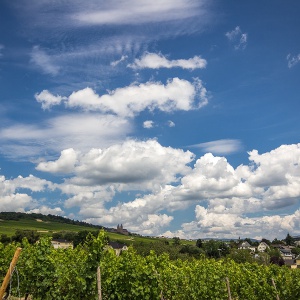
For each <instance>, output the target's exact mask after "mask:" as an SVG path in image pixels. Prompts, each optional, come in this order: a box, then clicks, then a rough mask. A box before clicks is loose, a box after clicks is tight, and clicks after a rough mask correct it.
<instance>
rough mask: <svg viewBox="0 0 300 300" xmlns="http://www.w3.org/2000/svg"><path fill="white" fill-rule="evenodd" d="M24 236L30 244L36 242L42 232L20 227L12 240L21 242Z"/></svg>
mask: <svg viewBox="0 0 300 300" xmlns="http://www.w3.org/2000/svg"><path fill="white" fill-rule="evenodd" d="M23 238H26V239H27V241H28V242H29V243H30V244H34V243H35V242H37V241H38V240H39V238H40V234H39V233H38V232H37V231H36V230H21V229H18V230H16V232H15V235H14V236H13V237H12V241H16V242H19V243H21V242H22V240H23Z"/></svg>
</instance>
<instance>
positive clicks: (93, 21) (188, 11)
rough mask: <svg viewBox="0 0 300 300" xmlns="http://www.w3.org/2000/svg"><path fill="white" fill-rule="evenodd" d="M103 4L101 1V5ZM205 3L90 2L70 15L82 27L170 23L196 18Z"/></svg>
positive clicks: (179, 1) (148, 1)
mask: <svg viewBox="0 0 300 300" xmlns="http://www.w3.org/2000/svg"><path fill="white" fill-rule="evenodd" d="M100 3H101V1H100ZM205 3H206V1H203V0H202V1H198V2H194V1H190V2H187V1H184V0H174V1H166V0H162V1H160V3H159V5H157V3H154V2H153V1H150V0H145V1H142V2H141V1H138V0H129V1H126V2H125V1H115V0H114V1H110V2H109V3H107V2H106V3H105V4H104V3H103V2H102V3H101V4H102V5H101V6H100V7H99V1H98V3H97V2H94V1H92V2H90V3H89V4H90V5H88V6H87V7H86V9H85V10H83V11H82V10H81V11H80V12H75V13H71V14H70V17H71V18H72V19H74V21H75V22H77V23H79V24H80V25H104V24H106V25H107V24H121V25H124V24H142V23H149V22H166V21H167V22H168V21H173V20H182V19H186V18H189V17H192V16H196V14H197V13H196V12H198V10H199V8H203V6H204V4H205Z"/></svg>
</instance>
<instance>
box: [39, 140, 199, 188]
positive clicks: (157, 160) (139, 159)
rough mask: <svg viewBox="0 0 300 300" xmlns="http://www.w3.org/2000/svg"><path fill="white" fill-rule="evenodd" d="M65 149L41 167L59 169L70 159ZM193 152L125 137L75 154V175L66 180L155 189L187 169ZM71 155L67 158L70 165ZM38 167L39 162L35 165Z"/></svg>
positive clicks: (98, 184)
mask: <svg viewBox="0 0 300 300" xmlns="http://www.w3.org/2000/svg"><path fill="white" fill-rule="evenodd" d="M69 152H71V153H72V155H75V154H74V153H73V151H70V150H69V151H68V152H67V153H65V155H63V153H62V155H61V156H60V158H59V159H58V160H57V161H53V162H50V163H42V166H43V171H48V172H53V170H54V169H56V170H57V171H60V168H58V166H64V165H65V164H67V165H68V164H69V163H70V158H69V154H70V153H69ZM192 160H193V154H192V153H191V152H189V151H186V152H184V151H183V150H181V149H173V148H171V147H163V146H161V145H160V144H159V143H158V142H157V141H155V140H148V141H145V142H138V141H134V140H128V141H126V142H124V143H122V144H118V145H113V146H110V147H108V148H106V149H92V150H90V151H89V152H87V153H86V154H82V155H78V156H77V163H76V165H75V167H74V172H75V174H76V175H75V176H74V177H72V178H70V179H69V180H67V181H66V183H68V184H69V183H71V184H75V185H80V186H101V185H104V186H105V185H116V187H118V189H119V190H120V189H121V190H130V189H137V190H138V189H144V190H157V189H160V186H161V185H164V184H166V183H171V182H176V181H177V180H178V179H177V175H178V174H185V173H187V172H188V170H189V167H188V166H187V164H188V163H190V162H191V161H192ZM74 161H75V158H73V159H72V160H71V162H72V166H74ZM38 168H39V169H41V165H39V166H38Z"/></svg>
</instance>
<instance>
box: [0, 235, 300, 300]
mask: <svg viewBox="0 0 300 300" xmlns="http://www.w3.org/2000/svg"><path fill="white" fill-rule="evenodd" d="M106 242H107V240H106V237H105V234H104V232H103V231H100V232H99V234H98V235H97V236H94V235H92V234H89V235H88V236H87V238H86V240H85V242H84V243H80V244H79V245H78V246H77V247H76V248H74V249H70V248H69V249H54V248H53V247H52V246H51V242H50V239H49V238H42V239H41V240H40V241H39V242H38V243H36V244H30V243H28V241H27V240H26V239H23V241H22V244H19V243H10V244H8V245H4V244H1V243H0V280H1V278H2V279H3V277H4V275H5V274H6V271H7V268H8V266H9V264H10V261H11V259H12V257H13V255H14V252H15V250H16V248H17V247H18V246H21V247H22V248H23V250H22V253H21V256H20V258H19V261H18V264H17V268H18V274H19V279H20V290H21V295H22V296H24V295H25V294H26V293H29V294H30V295H31V296H32V299H34V300H35V299H37V300H42V299H43V300H48V299H49V300H50V299H58V300H63V299H64V300H71V299H72V300H90V299H97V285H96V269H97V267H98V266H99V265H100V267H101V283H102V298H103V300H116V299H118V300H127V299H128V300H129V299H130V300H140V299H149V300H155V299H157V300H159V299H162V298H163V299H165V300H190V299H192V300H193V299H195V300H196V299H209V300H211V299H216V300H217V299H218V300H225V299H228V294H227V289H226V282H225V279H226V278H228V279H229V282H230V289H231V294H232V298H233V299H248V300H255V299H265V300H269V299H270V300H273V299H276V290H275V288H274V287H273V285H272V279H274V281H275V283H276V287H277V292H278V294H279V297H280V299H281V300H297V299H300V284H299V282H300V269H294V270H292V269H288V268H286V267H279V266H277V265H272V264H271V265H269V266H265V265H259V264H257V263H256V262H254V263H253V262H248V261H246V260H245V259H244V254H245V255H246V253H247V252H243V250H239V253H241V257H242V259H240V261H239V263H237V262H235V261H234V260H233V258H235V257H234V256H233V252H232V253H231V254H230V255H229V256H228V257H227V258H226V259H222V258H218V259H214V258H210V259H209V258H205V256H203V255H202V256H201V255H200V256H199V258H198V259H194V258H190V259H189V260H181V259H175V260H171V259H170V257H169V255H167V254H160V255H158V254H157V253H155V252H154V251H150V252H149V254H148V255H146V256H141V255H139V254H137V253H136V251H135V249H133V248H132V247H129V250H128V251H123V252H122V254H121V255H120V256H116V255H115V252H114V251H113V250H112V249H108V250H104V249H105V245H106ZM163 244H164V243H161V245H163ZM205 244H206V243H205ZM210 244H211V245H212V243H210ZM210 244H207V245H210ZM165 246H168V245H165ZM218 246H220V244H219V245H218ZM169 247H170V248H176V247H179V248H180V249H183V250H182V251H188V252H191V251H193V249H194V248H195V249H197V250H198V251H201V249H199V248H198V247H196V246H189V245H179V246H173V245H170V246H169ZM193 247H194V248H193ZM219 249H221V248H219ZM218 252H219V251H218ZM188 254H189V253H182V255H188ZM230 257H231V258H232V259H231V258H230ZM243 259H244V260H243ZM237 261H238V260H237ZM12 287H13V290H12V293H13V294H14V293H16V280H14V281H13V285H12Z"/></svg>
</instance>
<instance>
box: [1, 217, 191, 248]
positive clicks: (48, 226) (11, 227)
mask: <svg viewBox="0 0 300 300" xmlns="http://www.w3.org/2000/svg"><path fill="white" fill-rule="evenodd" d="M17 229H21V230H37V231H38V232H39V233H40V234H41V235H42V236H46V235H52V233H54V232H58V231H72V232H79V231H84V230H88V231H97V229H95V228H93V227H87V226H79V225H72V224H65V223H60V222H48V221H47V222H44V221H41V220H39V219H37V220H31V219H20V220H19V221H14V220H0V235H1V234H6V235H8V236H13V235H14V234H15V231H16V230H17ZM106 234H107V236H108V237H109V238H110V240H111V241H119V242H124V243H126V244H128V243H129V244H136V243H155V242H157V241H164V240H165V239H164V238H155V237H143V236H126V235H122V234H118V233H113V232H106ZM182 242H183V243H184V244H190V245H194V244H195V241H188V240H184V241H182Z"/></svg>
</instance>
